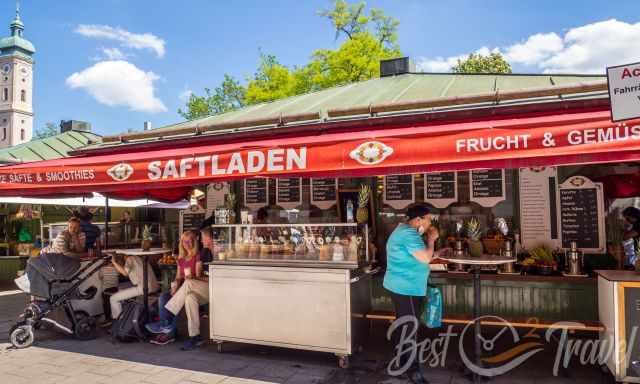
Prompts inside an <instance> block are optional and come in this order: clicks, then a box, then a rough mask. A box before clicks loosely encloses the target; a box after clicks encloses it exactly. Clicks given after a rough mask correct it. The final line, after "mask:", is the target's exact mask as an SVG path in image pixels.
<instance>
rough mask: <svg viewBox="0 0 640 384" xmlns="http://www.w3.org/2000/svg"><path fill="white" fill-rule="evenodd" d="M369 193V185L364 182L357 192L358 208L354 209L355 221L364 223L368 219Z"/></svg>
mask: <svg viewBox="0 0 640 384" xmlns="http://www.w3.org/2000/svg"><path fill="white" fill-rule="evenodd" d="M370 195H371V187H369V186H368V185H366V184H362V185H360V191H359V192H358V210H357V211H356V221H357V222H358V224H365V223H367V222H368V221H369V210H368V209H367V205H368V204H369V196H370Z"/></svg>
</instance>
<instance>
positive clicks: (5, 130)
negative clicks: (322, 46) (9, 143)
mask: <svg viewBox="0 0 640 384" xmlns="http://www.w3.org/2000/svg"><path fill="white" fill-rule="evenodd" d="M5 140H7V127H4V128H2V141H5Z"/></svg>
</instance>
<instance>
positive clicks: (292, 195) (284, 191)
mask: <svg viewBox="0 0 640 384" xmlns="http://www.w3.org/2000/svg"><path fill="white" fill-rule="evenodd" d="M301 203H302V181H301V179H300V178H299V177H293V178H282V179H277V180H276V204H278V205H279V206H281V207H283V208H294V207H296V206H298V205H300V204H301Z"/></svg>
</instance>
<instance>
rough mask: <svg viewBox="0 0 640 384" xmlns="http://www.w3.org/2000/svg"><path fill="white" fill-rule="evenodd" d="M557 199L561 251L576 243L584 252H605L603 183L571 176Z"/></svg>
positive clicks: (561, 186) (562, 186)
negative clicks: (558, 203) (558, 204)
mask: <svg viewBox="0 0 640 384" xmlns="http://www.w3.org/2000/svg"><path fill="white" fill-rule="evenodd" d="M558 196H559V198H558V200H559V202H560V234H561V239H562V248H571V242H572V241H575V242H576V243H577V245H578V248H579V249H581V250H582V251H584V252H591V253H602V252H605V248H606V247H605V232H604V202H603V193H602V183H594V182H592V181H591V180H589V179H587V178H586V177H583V176H574V177H572V178H570V179H568V180H567V181H566V182H564V183H563V184H561V185H560V188H559V191H558Z"/></svg>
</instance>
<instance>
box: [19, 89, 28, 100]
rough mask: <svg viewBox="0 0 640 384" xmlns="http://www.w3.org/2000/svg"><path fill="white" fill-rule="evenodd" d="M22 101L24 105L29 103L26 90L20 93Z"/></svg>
mask: <svg viewBox="0 0 640 384" xmlns="http://www.w3.org/2000/svg"><path fill="white" fill-rule="evenodd" d="M20 100H21V101H22V102H23V103H26V102H27V91H25V90H24V89H23V90H21V91H20Z"/></svg>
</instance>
